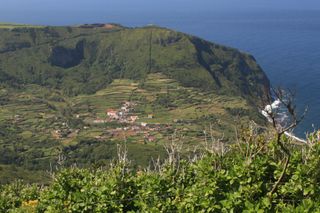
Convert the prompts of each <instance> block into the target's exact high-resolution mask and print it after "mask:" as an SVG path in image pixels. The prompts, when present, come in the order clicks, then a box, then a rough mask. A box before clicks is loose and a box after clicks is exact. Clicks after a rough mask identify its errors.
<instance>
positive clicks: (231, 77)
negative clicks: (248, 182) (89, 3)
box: [0, 24, 269, 183]
mask: <svg viewBox="0 0 320 213" xmlns="http://www.w3.org/2000/svg"><path fill="white" fill-rule="evenodd" d="M13 26H14V25H13ZM0 35H1V36H0V106H1V108H0V170H1V172H0V182H11V181H12V180H13V179H14V178H23V179H25V180H26V181H29V182H44V183H45V182H46V181H47V180H48V179H47V178H46V177H48V174H49V173H50V172H53V171H55V170H56V169H57V168H58V167H61V166H62V165H63V166H72V165H77V166H78V167H89V166H92V167H96V168H98V167H100V166H104V165H108V164H109V163H110V161H111V160H112V159H113V158H114V157H115V156H116V153H117V145H118V144H124V143H125V144H126V146H127V147H128V151H129V153H130V155H129V158H130V159H131V160H132V163H133V165H134V166H136V167H139V166H142V167H145V166H147V165H148V164H149V162H150V160H151V159H153V158H157V157H160V158H163V157H164V156H165V150H164V145H165V144H166V143H167V142H168V141H172V140H174V141H178V142H183V143H184V144H185V145H187V146H186V147H190V150H188V149H185V151H184V154H186V155H187V154H188V152H192V149H191V147H194V146H195V145H196V146H199V147H201V146H203V145H204V144H205V143H206V142H207V141H210V140H213V139H214V138H219V139H221V140H222V141H223V142H224V143H229V142H230V141H232V139H233V138H234V127H235V126H236V125H241V123H242V122H243V123H247V122H248V121H249V120H254V121H255V122H256V123H259V124H260V125H262V126H264V125H265V122H264V119H263V118H262V117H261V116H260V114H259V111H258V107H259V106H261V105H260V104H262V102H263V99H264V98H266V96H267V95H268V93H269V92H268V91H269V81H268V79H267V77H266V76H265V74H264V73H263V71H262V70H261V68H260V67H259V66H258V65H257V63H256V62H255V60H254V58H253V57H252V56H250V55H248V54H245V53H242V52H239V51H238V50H235V49H232V48H227V47H224V46H221V45H217V44H213V43H210V42H207V41H204V40H202V39H200V38H197V37H194V36H190V35H186V34H183V33H179V32H175V31H172V30H169V29H164V28H160V27H154V26H152V27H144V28H126V27H123V26H120V25H115V24H94V25H81V26H73V27H28V26H25V27H20V26H19V27H8V28H2V29H0ZM112 112H116V115H112ZM108 113H111V114H108ZM114 116H115V117H114ZM13 177H14V178H13Z"/></svg>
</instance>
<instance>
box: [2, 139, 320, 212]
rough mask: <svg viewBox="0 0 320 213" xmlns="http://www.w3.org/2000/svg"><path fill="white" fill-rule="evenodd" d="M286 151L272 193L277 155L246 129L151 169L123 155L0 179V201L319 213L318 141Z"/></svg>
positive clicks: (5, 204)
mask: <svg viewBox="0 0 320 213" xmlns="http://www.w3.org/2000/svg"><path fill="white" fill-rule="evenodd" d="M250 137H251V138H250ZM291 151H292V154H293V155H292V156H293V159H292V161H291V163H290V167H289V169H288V170H287V174H286V175H285V179H284V180H283V182H282V183H281V184H280V188H279V190H278V191H277V193H276V194H274V195H273V197H272V199H270V197H269V196H268V193H269V191H270V190H271V188H272V186H273V184H274V182H275V181H276V180H277V178H278V176H279V173H280V172H281V171H282V167H283V159H282V157H281V156H282V155H281V153H279V150H277V147H274V146H273V141H272V140H271V141H269V140H267V138H266V137H265V136H261V135H259V136H256V135H247V136H244V138H243V140H242V142H240V143H238V144H234V145H233V146H231V147H229V151H228V152H226V153H224V154H221V153H219V152H208V153H204V154H203V155H201V156H202V157H201V158H200V159H198V160H195V161H191V160H183V159H181V158H179V157H178V156H177V155H175V158H172V157H173V156H172V155H169V158H168V160H167V161H165V163H164V164H155V165H154V166H155V168H157V169H155V170H144V171H142V170H140V169H138V170H134V169H132V168H131V167H130V164H128V163H125V161H120V162H119V163H116V164H112V165H111V167H109V168H108V169H107V170H105V169H99V170H95V171H90V170H87V169H78V168H70V169H64V170H62V171H60V172H59V173H58V174H57V175H56V176H55V178H54V179H53V182H52V183H51V184H50V185H49V186H48V187H47V188H46V189H44V190H40V189H39V188H36V187H35V188H34V187H30V186H23V185H22V184H21V183H15V184H11V185H6V186H2V187H1V188H0V189H1V190H0V192H1V199H0V202H1V204H2V205H1V206H2V210H3V212H8V211H9V210H10V209H17V208H19V207H21V206H23V205H22V204H23V203H28V201H29V200H34V199H37V200H38V201H37V206H36V207H35V208H36V210H37V212H137V211H138V212H318V206H319V204H320V196H319V195H320V191H319V187H318V186H319V184H320V178H319V171H320V160H319V157H318V156H319V154H320V143H319V142H318V141H317V142H316V143H314V144H309V145H307V146H304V147H292V148H291ZM170 156H171V157H170ZM170 159H171V160H170ZM156 165H158V166H156ZM21 208H22V207H21Z"/></svg>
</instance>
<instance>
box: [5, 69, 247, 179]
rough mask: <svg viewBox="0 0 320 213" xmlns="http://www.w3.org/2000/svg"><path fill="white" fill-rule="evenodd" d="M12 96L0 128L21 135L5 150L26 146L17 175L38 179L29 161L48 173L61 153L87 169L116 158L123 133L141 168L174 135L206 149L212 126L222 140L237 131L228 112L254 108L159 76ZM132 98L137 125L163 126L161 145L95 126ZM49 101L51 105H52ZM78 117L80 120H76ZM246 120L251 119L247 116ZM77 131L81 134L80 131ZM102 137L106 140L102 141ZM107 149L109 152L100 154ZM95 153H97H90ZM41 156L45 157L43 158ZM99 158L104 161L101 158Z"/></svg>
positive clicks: (160, 152)
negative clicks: (66, 92)
mask: <svg viewBox="0 0 320 213" xmlns="http://www.w3.org/2000/svg"><path fill="white" fill-rule="evenodd" d="M7 95H8V97H9V101H8V102H7V103H6V104H5V105H3V106H2V107H1V109H0V120H1V122H0V124H2V125H7V126H9V127H8V128H9V130H10V131H12V134H16V137H17V138H15V139H12V137H9V136H8V137H5V138H3V137H1V141H0V151H1V149H2V150H3V151H5V150H6V149H5V147H6V146H7V148H8V147H9V148H10V147H11V148H10V149H15V147H21V146H22V147H24V149H22V151H18V153H16V154H17V157H18V158H21V159H22V164H17V165H16V166H18V167H19V168H20V169H19V170H18V171H17V172H18V173H21V174H22V170H23V169H25V170H23V173H27V174H30V178H31V179H32V178H33V176H32V175H31V173H30V171H29V170H30V169H31V168H32V167H30V166H29V167H26V163H27V162H29V163H28V164H35V163H36V164H37V165H38V164H41V166H40V167H41V168H47V170H48V169H49V167H50V162H51V163H52V164H54V163H55V162H56V161H57V156H58V154H59V153H60V154H63V155H65V156H66V157H67V158H66V164H68V162H77V161H79V162H81V163H80V164H79V165H83V166H85V165H86V163H85V159H87V163H88V164H89V163H90V162H92V160H94V161H96V162H105V160H106V159H104V158H105V157H106V156H109V157H107V159H109V158H110V156H115V152H114V151H112V150H115V146H116V144H117V143H123V142H124V137H123V136H124V135H126V141H127V143H128V149H129V151H130V153H131V156H130V157H131V159H132V160H133V162H134V163H135V164H137V165H147V164H148V161H149V160H150V159H151V158H152V157H153V158H155V157H157V156H158V155H160V156H164V150H163V145H164V144H165V143H167V142H168V141H169V140H170V138H171V136H172V134H173V133H174V131H177V132H178V134H179V135H181V136H182V135H183V143H185V144H188V145H190V146H191V145H201V143H203V142H204V140H205V139H204V134H203V130H205V129H207V130H208V129H209V126H210V125H211V126H212V127H213V128H212V130H211V132H212V134H213V135H214V136H215V137H217V138H218V137H219V138H220V137H222V135H223V134H224V135H225V138H226V140H227V139H228V137H229V135H228V134H227V132H226V129H233V126H234V125H236V122H235V121H234V116H233V115H231V114H229V113H228V111H227V110H226V108H230V107H235V108H244V109H247V108H248V107H249V106H248V104H247V103H246V101H245V100H244V99H241V98H240V97H224V96H218V95H216V94H210V93H205V92H202V91H201V90H199V89H196V88H190V87H184V86H182V85H181V84H180V83H178V82H177V81H175V80H173V79H170V78H168V77H167V76H165V75H163V74H160V73H154V74H150V75H148V77H147V78H146V80H145V81H144V82H143V85H142V83H141V82H140V81H133V80H129V79H117V80H114V81H113V82H112V83H111V84H110V85H109V86H108V87H106V88H104V89H102V90H99V91H97V92H96V93H95V94H92V95H79V96H76V97H67V96H63V95H61V93H60V92H59V91H58V90H53V89H48V88H44V87H39V86H36V85H29V86H27V87H26V88H25V90H15V91H13V90H8V91H7ZM159 95H164V96H165V97H166V96H168V98H169V99H170V101H171V102H172V103H171V104H172V105H173V106H172V107H165V106H162V105H161V104H159V103H158V102H157V99H158V97H159ZM53 96H55V99H54V100H53V99H52V97H53ZM57 97H58V98H57ZM48 99H51V100H50V101H49V100H48ZM129 100H131V101H134V102H135V103H136V104H137V106H136V107H135V110H136V112H133V114H137V115H139V117H140V118H139V120H138V121H137V124H138V125H139V124H140V122H146V123H148V124H156V125H160V126H161V128H160V129H159V130H155V131H152V130H151V131H150V132H149V135H153V136H155V137H156V141H154V142H148V141H147V142H146V139H144V134H141V133H135V134H127V132H126V131H123V132H122V133H120V134H119V135H118V136H116V135H114V136H112V135H110V134H109V133H108V131H110V130H112V129H115V128H118V127H123V125H122V124H99V125H97V124H93V123H92V121H93V120H94V119H97V118H102V119H104V118H106V117H107V115H106V113H105V111H106V109H108V108H114V109H119V108H120V107H121V105H122V103H123V102H124V101H129ZM48 103H50V106H51V107H48V106H49V105H48ZM148 114H153V116H154V117H153V118H148ZM77 115H79V116H80V117H79V118H77ZM243 119H244V120H246V118H245V117H244V118H243ZM74 122H78V123H77V124H73V126H69V127H66V126H64V123H68V125H71V124H72V123H74ZM165 126H167V127H165ZM85 127H87V128H85ZM77 129H78V133H75V130H77ZM56 130H61V131H71V133H72V134H70V133H67V134H68V135H69V136H68V137H67V135H66V136H63V137H62V138H61V139H55V138H54V137H53V136H52V132H54V131H56ZM231 135H233V134H232V133H230V137H231ZM97 137H102V138H103V139H102V140H97V139H96V138H97ZM9 140H10V141H11V142H10V141H9ZM36 141H37V144H38V145H37V146H35V142H36ZM50 141H51V142H50ZM99 141H100V142H99ZM4 144H7V145H6V146H4ZM84 144H91V145H90V146H88V145H84ZM106 145H107V147H109V148H108V149H109V150H105V153H100V154H98V152H101V151H102V150H103V149H105V148H103V147H105V146H106ZM99 147H100V148H99ZM112 147H114V148H112ZM110 148H111V149H110ZM100 149H101V150H100ZM90 150H92V151H91V153H90V154H89V153H88V152H90ZM30 152H31V153H34V154H33V155H34V157H27V156H28V155H30V154H27V153H30ZM38 153H42V154H41V155H39V156H38ZM141 153H145V154H144V155H141ZM95 156H100V157H98V159H96V157H95ZM103 156H105V157H103ZM2 160H4V159H2ZM31 170H32V169H31ZM39 172H41V169H40V171H39ZM11 174H13V173H11V172H8V175H9V176H10V175H11ZM27 176H28V175H27ZM19 177H20V176H19ZM5 179H7V177H4V176H3V180H5Z"/></svg>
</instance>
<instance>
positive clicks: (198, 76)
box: [0, 24, 269, 100]
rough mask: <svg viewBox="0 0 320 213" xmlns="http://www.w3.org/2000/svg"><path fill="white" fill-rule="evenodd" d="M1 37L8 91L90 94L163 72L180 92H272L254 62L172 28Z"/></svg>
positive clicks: (63, 30)
mask: <svg viewBox="0 0 320 213" xmlns="http://www.w3.org/2000/svg"><path fill="white" fill-rule="evenodd" d="M5 26H6V25H5ZM0 34H1V37H0V81H1V82H2V83H5V84H10V85H12V86H17V85H21V84H37V85H41V86H45V87H50V88H55V89H60V90H62V91H64V93H65V94H68V95H78V94H92V93H94V92H96V91H98V90H99V89H102V88H104V87H105V86H107V85H108V84H110V83H111V82H112V80H113V79H115V78H129V79H136V80H144V79H145V78H146V77H147V74H150V73H154V72H161V73H163V74H165V75H167V76H168V77H169V78H172V79H175V80H177V81H179V82H181V83H182V84H183V85H184V86H192V87H197V88H201V89H203V90H211V91H215V93H219V94H221V93H225V94H228V95H231V94H236V95H243V96H244V97H246V98H249V97H251V98H253V99H254V100H257V97H263V95H266V93H268V89H269V88H268V87H269V82H268V79H267V77H266V76H265V74H264V73H263V71H262V70H261V68H260V67H259V66H258V65H257V63H256V62H255V60H254V58H253V57H252V56H250V55H248V54H245V53H241V52H239V51H238V50H235V49H232V48H227V47H224V46H221V45H217V44H213V43H210V42H207V41H204V40H202V39H200V38H197V37H194V36H189V35H186V34H183V33H179V32H176V31H173V30H169V29H164V28H159V27H153V26H151V27H144V28H125V27H122V26H118V25H110V24H109V25H92V27H90V26H89V25H84V26H78V27H38V28H35V27H25V28H21V27H16V28H12V29H10V28H9V29H8V28H4V29H1V28H0ZM256 96H257V97H256Z"/></svg>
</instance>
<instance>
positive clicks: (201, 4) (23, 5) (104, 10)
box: [0, 0, 320, 24]
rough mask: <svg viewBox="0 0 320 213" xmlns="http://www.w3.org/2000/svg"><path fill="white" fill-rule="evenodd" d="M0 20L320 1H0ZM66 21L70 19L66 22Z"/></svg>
mask: <svg viewBox="0 0 320 213" xmlns="http://www.w3.org/2000/svg"><path fill="white" fill-rule="evenodd" d="M0 5H1V6H0V22H18V23H30V24H37V23H38V24H63V23H64V22H65V24H70V23H74V22H83V21H84V20H88V22H95V21H100V20H103V19H106V18H110V17H113V18H115V19H117V16H125V15H127V14H128V15H141V14H152V15H154V16H156V15H157V14H162V15H163V14H172V13H195V14H196V13H202V12H216V13H223V12H238V11H259V10H264V11H268V10H281V9H286V10H318V9H319V10H320V0H0ZM67 20H69V21H67Z"/></svg>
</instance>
